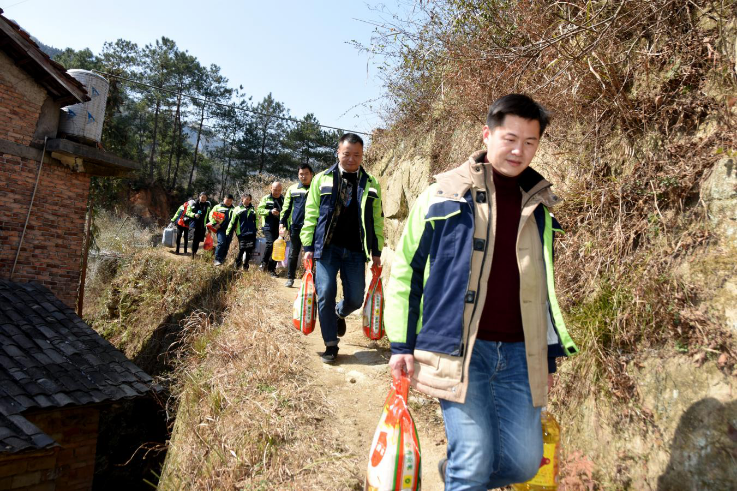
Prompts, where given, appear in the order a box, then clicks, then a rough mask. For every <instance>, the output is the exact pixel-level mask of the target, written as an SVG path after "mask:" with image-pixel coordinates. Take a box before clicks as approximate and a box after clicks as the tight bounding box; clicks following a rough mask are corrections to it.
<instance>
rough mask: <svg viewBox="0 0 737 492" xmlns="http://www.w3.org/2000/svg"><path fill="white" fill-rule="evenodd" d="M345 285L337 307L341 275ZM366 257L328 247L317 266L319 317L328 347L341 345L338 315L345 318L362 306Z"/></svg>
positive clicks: (338, 248)
mask: <svg viewBox="0 0 737 492" xmlns="http://www.w3.org/2000/svg"><path fill="white" fill-rule="evenodd" d="M339 271H340V280H341V281H342V283H343V300H342V301H340V302H339V303H338V306H337V309H336V306H335V296H336V295H337V293H338V272H339ZM365 274H366V256H365V255H364V253H363V251H358V252H356V251H350V250H347V249H345V248H341V247H338V246H330V245H328V246H325V248H323V250H322V256H321V257H320V259H319V260H317V263H316V265H315V289H316V290H317V316H318V318H319V319H320V330H321V331H322V339H323V341H324V342H325V346H326V347H331V346H337V345H338V320H337V317H336V315H335V313H336V312H337V313H338V314H339V315H340V317H341V318H345V317H346V316H348V315H349V314H351V313H352V312H353V311H355V310H356V309H359V308H360V307H361V305H362V304H363V289H364V287H365V283H366V279H365Z"/></svg>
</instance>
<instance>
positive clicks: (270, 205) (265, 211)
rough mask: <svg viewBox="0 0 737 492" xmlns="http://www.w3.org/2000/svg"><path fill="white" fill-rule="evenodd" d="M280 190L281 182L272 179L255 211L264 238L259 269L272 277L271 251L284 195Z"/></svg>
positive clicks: (273, 263)
mask: <svg viewBox="0 0 737 492" xmlns="http://www.w3.org/2000/svg"><path fill="white" fill-rule="evenodd" d="M281 192H282V185H281V183H280V182H279V181H274V182H273V183H272V184H271V193H270V194H268V195H266V196H265V197H263V198H262V199H261V203H259V204H258V210H257V211H256V213H257V214H258V216H259V218H260V219H261V231H262V232H263V233H264V238H265V239H266V248H264V258H263V260H262V261H261V270H268V271H269V273H270V274H271V276H272V277H276V262H275V261H274V260H272V259H271V253H272V251H273V250H274V241H276V238H277V237H279V214H280V213H281V209H282V206H283V205H284V197H283V196H282V194H281Z"/></svg>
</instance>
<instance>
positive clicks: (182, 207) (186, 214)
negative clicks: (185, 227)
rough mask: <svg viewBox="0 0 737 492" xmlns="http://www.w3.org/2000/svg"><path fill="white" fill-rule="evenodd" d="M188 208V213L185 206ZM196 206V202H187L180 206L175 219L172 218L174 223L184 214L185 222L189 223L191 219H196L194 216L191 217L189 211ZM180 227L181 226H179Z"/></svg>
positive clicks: (175, 213)
mask: <svg viewBox="0 0 737 492" xmlns="http://www.w3.org/2000/svg"><path fill="white" fill-rule="evenodd" d="M185 205H186V206H187V211H186V212H185V211H184V206H185ZM193 205H194V200H187V201H186V202H184V203H182V204H181V205H179V208H178V209H177V211H176V212H174V217H172V218H171V221H172V222H175V223H176V221H178V220H179V217H181V216H182V213H184V216H185V217H186V220H185V222H189V219H194V215H190V214H189V211H190V210H192V206H193ZM177 225H179V224H177Z"/></svg>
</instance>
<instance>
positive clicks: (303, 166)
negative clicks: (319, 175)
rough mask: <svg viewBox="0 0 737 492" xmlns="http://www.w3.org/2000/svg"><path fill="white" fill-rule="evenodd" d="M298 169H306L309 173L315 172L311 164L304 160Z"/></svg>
mask: <svg viewBox="0 0 737 492" xmlns="http://www.w3.org/2000/svg"><path fill="white" fill-rule="evenodd" d="M298 169H299V170H302V169H307V170H308V171H309V172H310V174H315V171H313V170H312V166H310V165H309V164H307V163H306V162H303V163H302V164H300V165H299V168H298Z"/></svg>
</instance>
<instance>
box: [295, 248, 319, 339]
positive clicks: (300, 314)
mask: <svg viewBox="0 0 737 492" xmlns="http://www.w3.org/2000/svg"><path fill="white" fill-rule="evenodd" d="M303 264H304V267H305V275H304V277H302V285H301V286H300V288H299V292H298V293H297V298H296V299H295V300H294V310H293V311H292V322H293V323H294V327H295V328H297V329H298V330H299V331H301V332H302V333H304V334H305V335H309V334H310V333H312V331H313V330H314V329H315V325H316V324H317V293H316V292H315V280H314V278H313V274H312V260H305V261H304V263H303Z"/></svg>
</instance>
